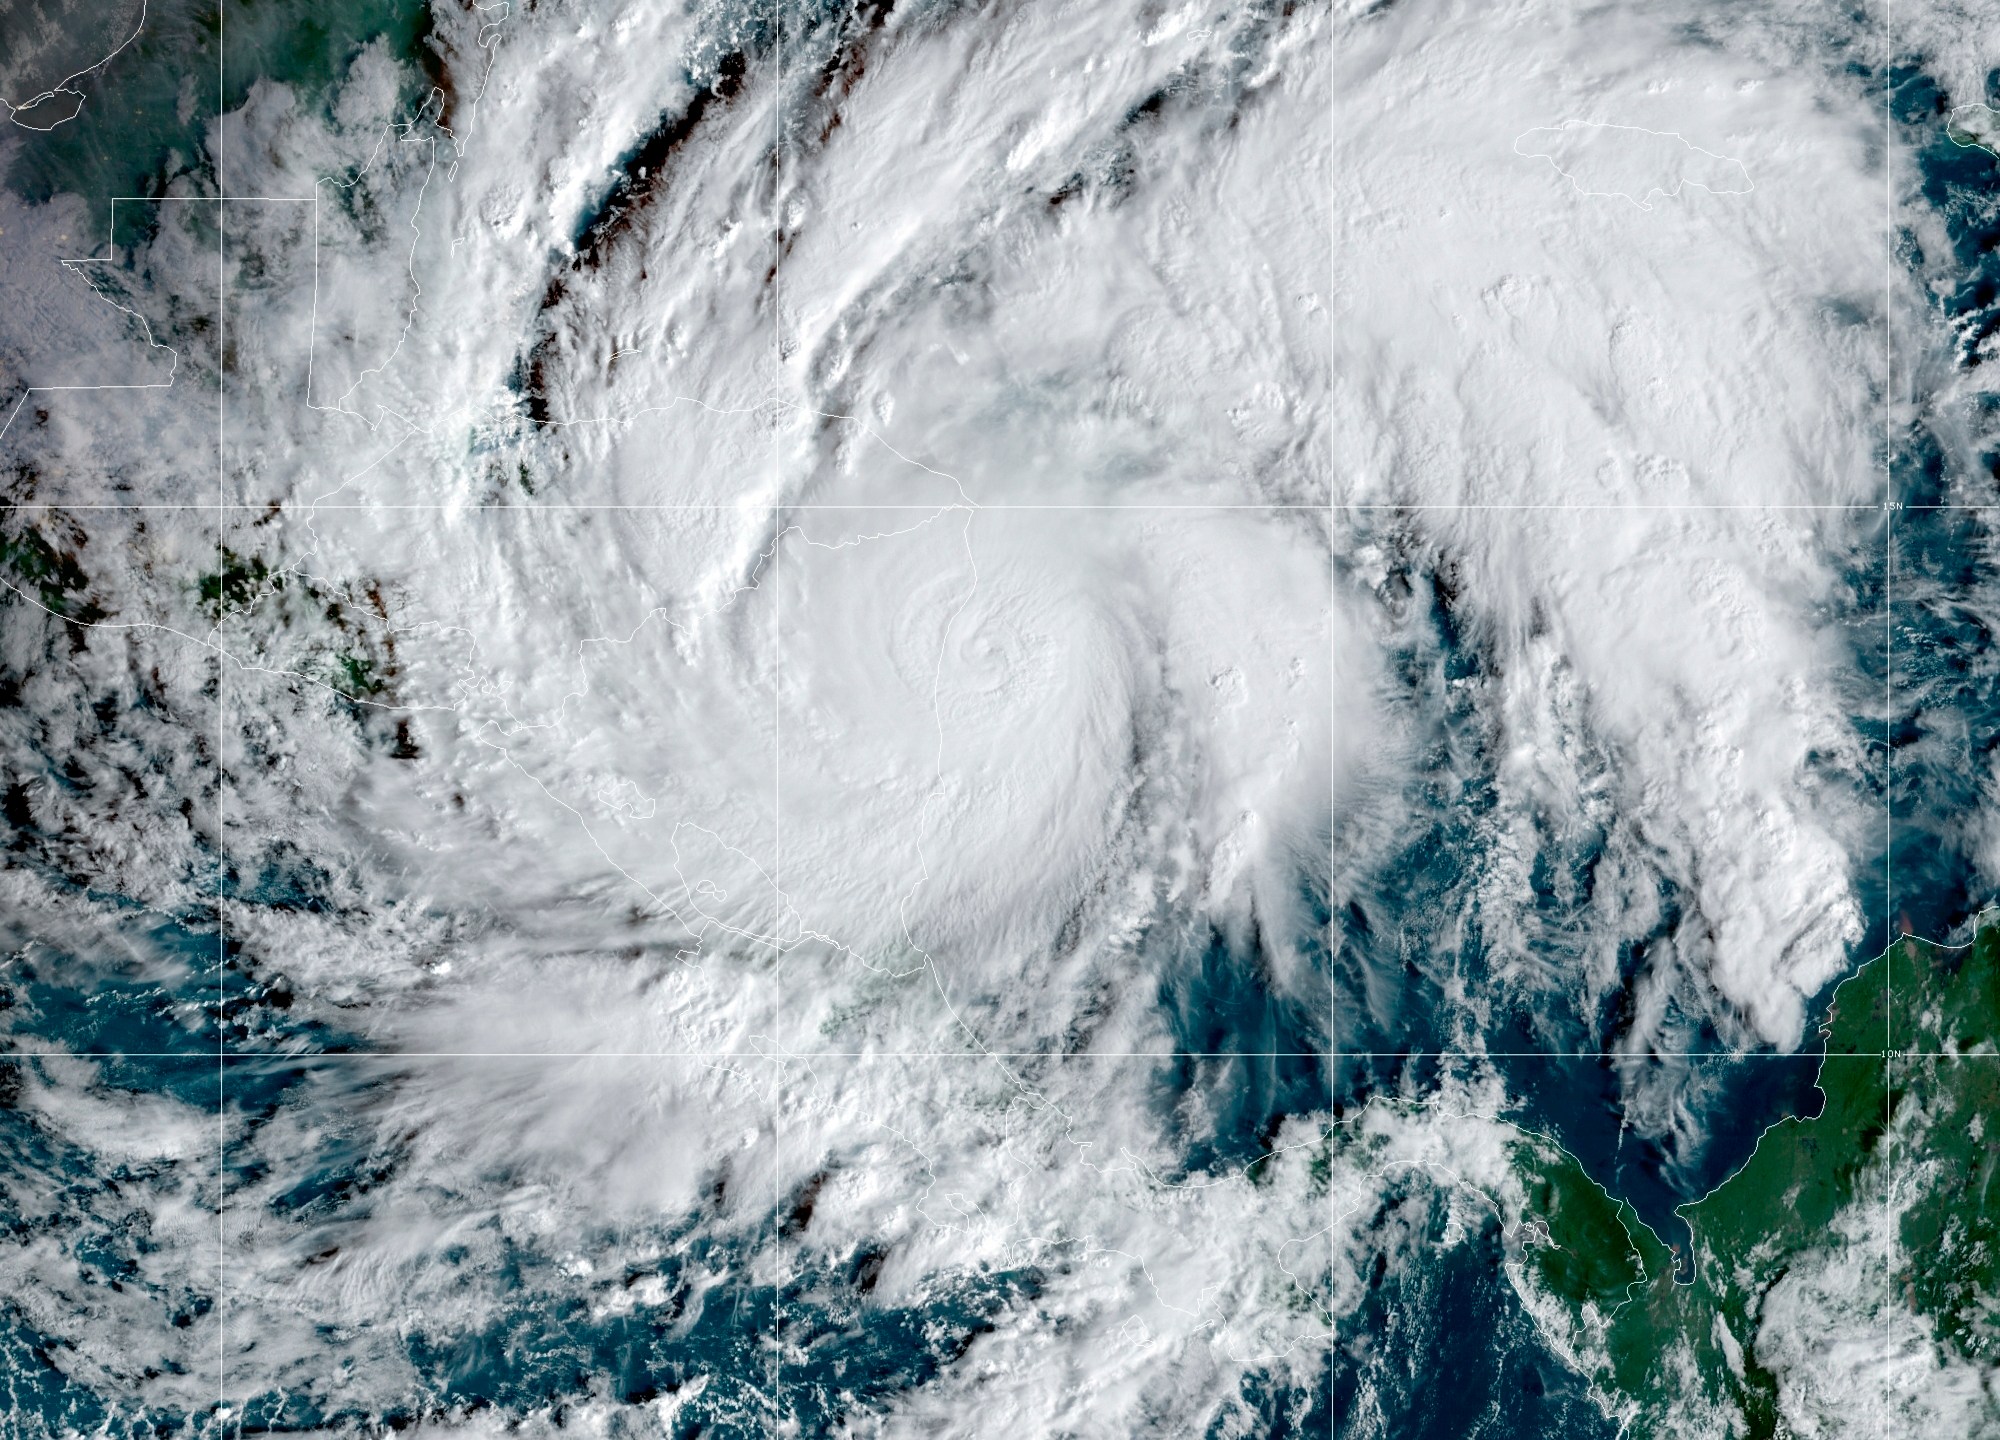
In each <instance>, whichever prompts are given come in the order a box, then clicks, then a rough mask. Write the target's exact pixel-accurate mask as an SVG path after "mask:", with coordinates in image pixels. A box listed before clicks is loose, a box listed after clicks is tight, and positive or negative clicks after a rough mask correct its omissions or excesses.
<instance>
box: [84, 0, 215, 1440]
mask: <svg viewBox="0 0 2000 1440" xmlns="http://www.w3.org/2000/svg"><path fill="white" fill-rule="evenodd" d="M228 10H229V7H228V0H216V5H215V573H216V575H217V576H218V577H220V576H221V575H222V574H223V572H224V569H225V566H224V563H223V544H222V539H223V533H222V532H223V524H224V513H225V504H226V500H227V488H228V483H227V478H226V477H227V473H228V462H227V460H226V458H225V455H224V451H223V444H224V438H225V429H224V426H225V420H226V416H227V399H228V384H227V380H226V371H227V354H228V326H227V310H228V306H227V303H226V302H227V295H228V263H229V262H228V256H227V252H226V244H227V241H226V237H227V234H228V213H229V202H228V199H227V198H226V197H227V195H228V189H227V184H226V182H225V180H224V170H223V151H224V150H225V148H226V136H225V130H224V111H225V109H226V107H227V105H228V90H227V80H226V57H227V54H228V41H227V36H226V26H227V23H228ZM116 239H117V237H116V236H115V235H114V236H113V237H112V240H113V242H114V243H115V242H116ZM222 618H223V595H222V587H221V581H220V579H219V578H218V580H217V584H216V595H215V626H216V631H217V638H218V639H220V632H221V629H222ZM228 668H229V667H228V666H227V665H225V664H224V663H223V660H222V656H221V655H219V654H218V655H217V656H216V659H215V1415H216V1425H217V1427H218V1428H219V1429H220V1428H222V1427H225V1426H226V1425H227V1424H228V1421H229V1418H230V1416H229V1406H228V1387H229V1375H228V1350H227V1339H228V1309H229V1307H228V1303H227V1302H228V1294H227V1291H228V1221H227V1219H226V1217H225V1214H224V1208H225V1203H226V1196H227V1187H228V1163H227V1153H226V1146H227V1139H226V1115H227V1112H228V1084H229V1078H228V1077H229V1066H228V1062H227V1058H226V1051H227V1047H228V1040H229V1034H228V1024H227V1016H228V1009H229V1007H228V994H227V989H226V986H227V977H228V974H229V964H228V962H229V937H228V931H227V928H226V925H227V922H226V921H225V919H224V907H223V895H224V891H225V888H226V884H227V872H226V865H225V861H224V856H225V855H226V853H227V843H228V842H227V840H226V838H225V836H224V833H223V814H222V812H223V803H224V794H225V791H226V788H227V780H226V777H225V775H224V773H223V758H222V757H223V748H224V736H225V735H226V734H227V725H228V696H227V694H226V685H227V681H226V675H227V671H228ZM240 1428H241V1427H240V1426H239V1429H240Z"/></svg>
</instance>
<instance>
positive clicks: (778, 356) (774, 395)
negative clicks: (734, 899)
mask: <svg viewBox="0 0 2000 1440" xmlns="http://www.w3.org/2000/svg"><path fill="white" fill-rule="evenodd" d="M771 12H772V14H771V47H772V50H771V54H772V90H771V399H772V402H773V403H772V407H771V422H770V423H771V561H770V565H769V567H768V569H767V572H766V573H767V578H768V581H769V584H770V586H771V1243H772V1267H771V1287H772V1289H771V1369H770V1388H771V1423H772V1427H773V1433H775V1434H782V1433H784V1431H785V1412H784V1398H783V1395H784V1364H785V1324H784V1307H785V1292H784V1283H785V1259H784V1255H783V1252H782V1249H781V1248H780V1246H779V1236H780V1224H781V1210H780V1205H781V1201H780V1198H779V1196H780V1190H781V1187H782V1186H783V1184H784V1160H785V1143H784V1142H785V1121H784V1075H785V1064H786V1062H785V1057H784V1045H783V1039H782V1036H783V1030H782V1023H783V1014H784V969H785V951H784V937H783V936H782V935H781V934H780V933H779V930H778V926H779V921H780V917H781V916H782V915H783V914H784V891H783V889H782V886H783V884H784V878H783V865H784V836H785V820H784V789H783V785H784V781H783V773H784V772H783V761H782V756H783V754H784V712H783V710H782V708H781V700H782V695H781V692H780V689H779V684H778V679H779V675H780V673H781V668H782V662H783V657H784V633H785V632H784V603H785V602H784V595H783V593H782V591H781V589H780V587H779V584H778V550H779V547H780V544H781V541H782V538H783V535H784V509H783V504H782V502H783V499H784V493H783V485H784V474H783V467H782V465H781V461H780V456H781V450H780V446H779V434H780V430H779V419H780V416H781V415H782V414H783V409H782V406H780V405H779V404H778V403H777V402H778V400H779V397H780V396H782V395H783V393H784V389H783V386H784V334H783V329H784V316H783V312H782V309H781V306H782V301H783V289H782V278H781V276H780V267H781V266H782V265H783V263H784V255H785V246H784V236H783V233H782V221H781V219H780V215H781V208H780V207H781V205H782V203H783V202H782V192H783V188H784V185H783V181H784V164H785V15H784V8H783V6H782V5H781V4H779V3H778V0H772V6H771Z"/></svg>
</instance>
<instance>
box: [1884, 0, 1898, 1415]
mask: <svg viewBox="0 0 2000 1440" xmlns="http://www.w3.org/2000/svg"><path fill="white" fill-rule="evenodd" d="M1894 10H1895V0H1883V4H1882V937H1883V940H1884V942H1885V943H1886V945H1887V950H1886V956H1885V959H1884V961H1883V966H1884V968H1883V971H1882V986H1883V1000H1884V1004H1883V1007H1882V1026H1883V1033H1882V1120H1883V1125H1882V1144H1883V1170H1884V1176H1883V1186H1882V1434H1883V1437H1884V1440H1887V1436H1888V1433H1889V1375H1890V1363H1891V1355H1892V1353H1893V1351H1894V1332H1893V1330H1892V1328H1891V1327H1892V1326H1893V1325H1894V1323H1895V1321H1894V1316H1895V1313H1896V1305H1895V1280H1894V1273H1895V1271H1894V1251H1895V1219H1896V1210H1895V1188H1896V1166H1895V1147H1896V1137H1895V1126H1894V1124H1893V1123H1892V1121H1893V1118H1894V1116H1893V1106H1894V1103H1895V1087H1894V1084H1893V1080H1894V1061H1893V1060H1891V1059H1890V1058H1889V1057H1890V1053H1891V1048H1892V1045H1893V1042H1894V1040H1895V1032H1894V1029H1893V1028H1892V1027H1893V1025H1894V1017H1895V1013H1896V983H1895V981H1896V934H1895V914H1896V890H1895V854H1896V792H1895V789H1894V780H1895V747H1894V744H1893V740H1894V736H1895V725H1896V714H1895V684H1896V649H1895V598H1894V597H1895V579H1896V507H1895V500H1896V491H1895V473H1894V472H1895V457H1896V445H1895V433H1894V424H1895V422H1894V418H1893V416H1894V405H1893V401H1894V396H1895V380H1896V348H1895V331H1896V308H1895V307H1896V294H1895V203H1896V202H1895V174H1896V134H1895V88H1894V85H1895V63H1896V51H1895V27H1894V21H1893V15H1894Z"/></svg>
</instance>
